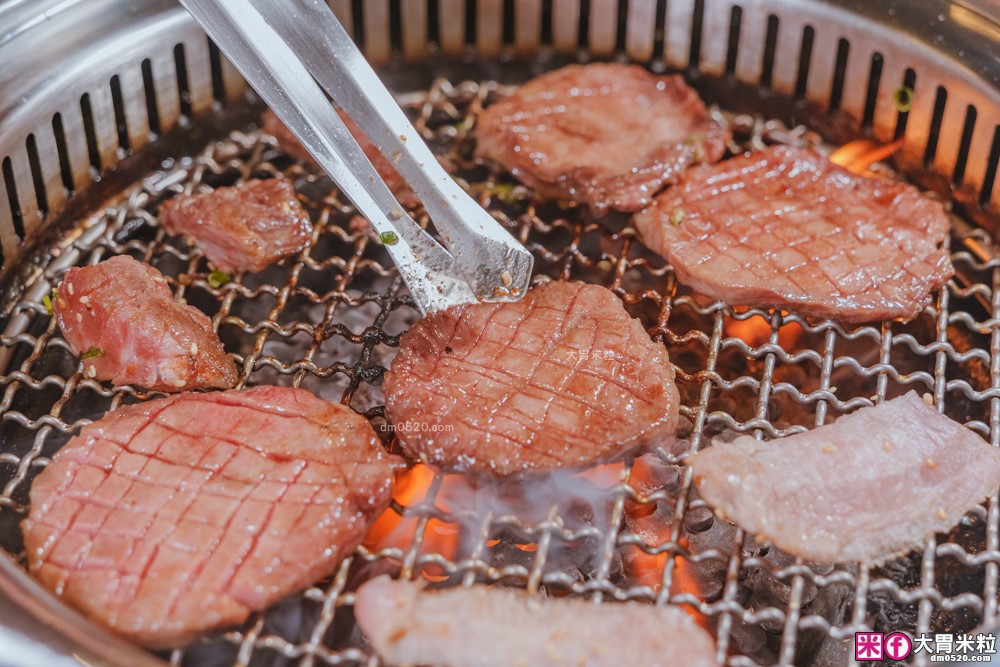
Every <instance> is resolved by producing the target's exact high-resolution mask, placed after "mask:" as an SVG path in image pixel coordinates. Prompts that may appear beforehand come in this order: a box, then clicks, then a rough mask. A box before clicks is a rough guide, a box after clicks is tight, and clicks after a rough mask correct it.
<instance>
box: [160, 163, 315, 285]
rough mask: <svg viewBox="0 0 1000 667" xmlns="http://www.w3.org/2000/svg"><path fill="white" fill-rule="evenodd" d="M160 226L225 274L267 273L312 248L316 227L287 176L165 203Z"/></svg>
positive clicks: (253, 181)
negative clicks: (187, 242) (189, 241)
mask: <svg viewBox="0 0 1000 667" xmlns="http://www.w3.org/2000/svg"><path fill="white" fill-rule="evenodd" d="M160 224H162V225H163V227H164V228H165V229H166V230H167V231H168V232H170V233H171V234H181V235H184V236H187V237H189V238H191V239H193V241H194V243H195V244H196V245H197V246H198V247H199V248H201V251H202V252H204V253H205V257H207V258H208V260H209V261H210V262H211V263H212V264H213V265H214V266H215V267H216V268H217V269H220V270H222V271H227V272H230V273H232V272H236V271H262V270H263V269H265V268H266V267H268V266H270V265H271V264H274V263H275V262H277V261H278V260H280V259H283V258H285V257H289V256H291V255H294V254H296V253H298V252H301V251H303V250H305V249H306V248H308V247H309V244H310V242H311V241H312V231H313V228H312V222H311V221H310V220H309V215H308V214H307V213H306V212H305V210H303V208H302V205H301V204H299V200H298V198H296V196H295V187H294V186H293V185H292V182H291V181H289V180H288V179H287V178H285V177H284V176H278V177H276V178H269V179H266V180H257V179H251V180H249V181H246V182H245V183H241V184H239V185H236V186H234V187H222V188H216V189H215V190H213V191H212V192H208V193H205V194H200V195H177V196H176V197H174V198H173V199H170V200H168V201H166V202H164V204H163V206H162V208H161V209H160Z"/></svg>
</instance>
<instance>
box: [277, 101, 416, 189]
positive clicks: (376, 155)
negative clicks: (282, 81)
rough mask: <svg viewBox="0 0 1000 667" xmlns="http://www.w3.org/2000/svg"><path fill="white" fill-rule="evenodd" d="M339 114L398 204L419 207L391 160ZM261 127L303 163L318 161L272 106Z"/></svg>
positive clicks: (343, 114) (353, 123) (349, 120)
mask: <svg viewBox="0 0 1000 667" xmlns="http://www.w3.org/2000/svg"><path fill="white" fill-rule="evenodd" d="M337 114H338V115H339V116H340V119H341V120H343V121H344V124H345V125H347V129H348V130H349V131H350V132H351V136H353V137H354V140H355V141H357V142H358V146H360V147H361V151H362V152H363V153H364V154H365V157H367V158H368V161H369V162H371V163H372V166H373V167H375V171H376V172H377V173H378V175H379V176H381V177H382V180H383V181H384V182H385V184H386V185H387V186H388V187H389V190H390V191H391V192H392V194H394V195H395V196H396V199H398V200H399V203H400V204H402V205H403V206H416V205H417V204H419V203H420V200H419V199H417V195H416V194H415V193H414V192H413V190H411V189H410V186H409V185H407V183H406V181H405V180H403V177H402V176H400V175H399V172H398V171H396V168H395V167H393V166H392V163H391V162H389V160H387V159H386V157H385V156H384V155H382V152H381V151H380V150H379V149H378V147H377V146H376V145H375V144H373V143H372V140H371V139H369V138H368V135H366V134H365V133H364V132H362V131H361V128H360V127H358V124H357V123H355V122H354V120H353V119H352V118H351V117H350V116H348V115H347V113H346V112H345V111H344V110H343V109H337ZM261 128H262V129H263V130H264V132H266V133H267V134H270V135H271V136H272V137H274V138H275V139H277V140H278V147H279V148H281V150H283V151H284V152H286V153H288V154H289V155H291V156H292V157H294V158H297V159H299V160H302V161H303V162H311V163H313V164H315V162H316V161H315V160H313V157H312V155H310V154H309V151H307V150H306V149H305V147H303V146H302V144H301V143H300V142H299V140H298V139H297V138H296V137H295V135H294V134H292V131H291V130H289V129H288V127H286V126H285V124H284V123H282V122H281V119H280V118H278V116H277V114H275V113H274V112H273V111H271V110H270V109H267V110H265V111H264V114H263V116H261Z"/></svg>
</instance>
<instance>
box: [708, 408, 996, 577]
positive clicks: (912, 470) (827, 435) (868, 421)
mask: <svg viewBox="0 0 1000 667" xmlns="http://www.w3.org/2000/svg"><path fill="white" fill-rule="evenodd" d="M693 467H694V479H695V484H696V485H697V487H698V491H699V492H700V493H701V495H702V497H703V498H704V499H705V500H706V501H707V502H708V503H709V504H711V505H712V506H713V507H715V508H716V510H719V511H721V512H722V513H723V514H725V515H726V516H727V517H729V518H730V519H732V520H733V521H735V522H736V523H737V524H738V525H739V526H741V527H742V528H744V529H745V530H747V531H750V532H751V533H753V534H755V535H757V536H759V537H763V538H766V539H768V540H770V541H771V542H773V543H774V544H775V545H777V546H778V547H780V548H781V549H784V550H785V551H788V552H790V553H793V554H796V555H798V556H802V557H803V558H807V559H810V560H814V561H821V562H831V563H837V562H846V561H864V562H879V561H882V560H885V559H887V558H890V557H893V556H896V555H899V554H901V553H903V552H905V551H907V550H909V549H912V548H915V547H918V546H920V545H921V544H923V541H924V539H925V538H927V536H928V535H930V534H931V533H932V532H935V531H936V532H946V531H948V530H949V529H950V528H951V527H952V526H954V525H955V524H956V523H958V521H959V519H961V518H962V515H963V514H964V513H965V512H967V511H968V510H969V509H971V508H972V506H973V505H975V504H976V503H977V502H979V501H981V500H982V499H984V498H985V497H986V496H988V495H989V494H991V493H993V492H994V491H996V490H997V487H998V486H1000V449H998V448H996V447H991V446H989V445H988V444H986V443H985V442H984V441H983V440H982V438H980V437H979V436H978V435H976V434H975V433H973V432H972V431H970V430H968V429H967V428H965V427H964V426H962V425H961V424H959V423H958V422H955V421H952V420H951V419H949V418H948V417H945V416H944V415H942V414H939V413H938V411H937V410H935V409H934V408H933V407H931V406H929V405H927V404H926V403H924V402H923V401H922V400H921V399H920V398H919V397H918V396H917V394H916V393H914V392H911V393H909V394H906V395H905V396H901V397H900V398H896V399H893V400H891V401H885V402H882V403H880V404H878V405H877V406H875V407H871V408H861V409H860V410H858V411H856V412H853V413H851V414H849V415H845V416H843V417H840V418H839V419H838V420H837V421H836V422H834V423H833V424H829V425H827V426H821V427H819V428H816V429H813V430H811V431H808V432H806V433H801V434H798V435H793V436H789V437H787V438H782V439H780V440H776V441H772V442H761V441H759V440H755V439H754V438H752V437H750V436H743V437H740V438H737V439H736V440H734V441H732V442H731V443H720V442H716V443H715V444H714V445H713V446H712V447H711V448H710V449H707V450H705V451H703V452H699V453H698V454H696V455H695V456H694V462H693Z"/></svg>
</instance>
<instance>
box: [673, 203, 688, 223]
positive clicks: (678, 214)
mask: <svg viewBox="0 0 1000 667" xmlns="http://www.w3.org/2000/svg"><path fill="white" fill-rule="evenodd" d="M686 216H687V213H685V212H684V209H682V208H680V207H678V208H675V209H674V210H673V211H671V212H670V224H671V225H673V226H674V227H677V226H679V225H680V224H681V223H682V222H684V218H685V217H686Z"/></svg>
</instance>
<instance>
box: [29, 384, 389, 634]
mask: <svg viewBox="0 0 1000 667" xmlns="http://www.w3.org/2000/svg"><path fill="white" fill-rule="evenodd" d="M395 461H396V457H393V456H390V455H388V454H387V453H386V452H385V451H384V449H383V448H382V447H381V444H380V442H379V440H378V438H377V437H376V435H375V432H374V431H373V430H372V428H371V425H370V424H369V423H368V421H367V420H366V419H365V418H364V417H362V416H360V415H358V414H357V413H355V412H353V411H352V410H351V409H350V408H347V407H345V406H342V405H340V404H334V403H329V402H327V401H323V400H321V399H319V398H316V397H315V396H313V395H312V394H310V393H309V392H307V391H305V390H302V389H294V388H289V387H257V388H254V389H249V390H246V391H238V390H230V391H225V392H212V393H188V394H180V395H177V396H170V397H167V398H162V399H158V400H153V401H149V402H147V403H140V404H137V405H128V406H125V407H121V408H119V409H117V410H115V411H113V412H111V413H109V414H107V415H105V416H104V417H103V418H102V419H100V420H98V421H96V422H94V423H93V424H90V425H89V426H85V427H84V428H83V430H82V431H81V432H80V434H79V435H78V436H76V437H74V438H73V439H71V440H70V441H69V442H68V443H67V444H66V445H65V446H64V447H63V448H62V449H61V450H59V452H57V453H56V455H55V456H54V457H53V461H52V463H51V464H50V465H49V466H48V467H46V468H45V470H44V471H42V473H41V474H40V475H39V476H38V477H37V478H36V479H35V480H34V482H33V484H32V486H31V491H30V501H31V505H30V512H29V514H28V517H27V519H25V521H24V522H23V523H22V529H23V531H24V543H25V549H26V552H27V564H28V569H29V570H30V571H31V573H32V574H33V575H34V576H35V577H36V578H37V579H38V580H39V581H40V582H41V583H42V584H44V585H45V586H47V587H48V588H49V589H50V590H52V591H53V592H54V593H55V594H56V595H57V596H59V597H61V598H62V599H64V600H66V601H67V602H68V603H70V604H72V605H73V606H75V607H76V608H78V609H79V610H80V611H82V612H83V613H84V614H86V615H87V616H89V617H90V618H91V619H93V620H95V621H97V622H98V623H100V624H102V625H104V626H106V627H108V628H110V629H111V630H113V631H115V632H117V633H119V634H121V635H123V636H125V637H127V638H128V639H131V640H133V641H136V642H138V643H140V644H143V645H146V646H150V647H156V648H160V647H171V646H177V645H180V644H183V643H185V642H187V641H189V640H190V639H192V638H193V637H194V636H195V635H197V634H198V633H201V632H205V631H208V630H212V629H215V628H219V627H224V626H230V625H234V624H238V623H242V622H243V621H245V620H246V618H247V616H248V614H249V613H250V612H251V611H253V610H260V609H263V608H265V607H267V606H269V605H270V604H272V603H274V602H276V601H277V600H278V599H280V598H282V597H284V596H286V595H288V594H290V593H293V592H295V591H298V590H300V589H303V588H305V587H306V586H308V585H309V584H311V583H313V582H315V581H317V580H318V579H321V578H322V577H325V576H327V575H329V574H330V573H331V572H332V571H333V570H334V568H335V567H336V565H337V564H338V562H339V561H340V560H341V559H343V558H344V557H345V556H347V555H349V554H350V553H351V551H352V550H353V549H354V547H355V546H356V545H357V544H358V543H359V542H360V541H361V539H362V537H363V535H364V534H365V532H366V531H367V529H368V526H369V524H370V522H371V521H372V520H373V519H374V518H375V517H376V516H377V515H378V514H379V513H380V512H381V511H382V510H383V509H385V507H386V506H387V505H388V502H389V498H390V495H391V489H392V480H393V467H394V464H395Z"/></svg>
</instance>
